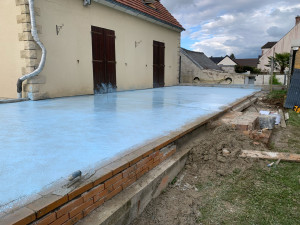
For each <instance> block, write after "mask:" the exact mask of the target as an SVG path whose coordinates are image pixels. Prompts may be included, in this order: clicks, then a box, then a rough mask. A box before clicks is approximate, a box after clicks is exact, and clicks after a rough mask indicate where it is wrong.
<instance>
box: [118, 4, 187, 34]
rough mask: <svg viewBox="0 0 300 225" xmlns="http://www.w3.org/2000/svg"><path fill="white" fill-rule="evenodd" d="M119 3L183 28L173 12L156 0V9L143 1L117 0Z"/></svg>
mask: <svg viewBox="0 0 300 225" xmlns="http://www.w3.org/2000/svg"><path fill="white" fill-rule="evenodd" d="M116 2H118V3H119V4H122V5H125V6H127V7H129V8H133V9H135V10H138V11H140V12H142V13H143V14H147V15H150V16H151V17H155V18H156V19H158V20H163V21H164V22H167V23H169V24H172V25H174V26H175V27H178V28H179V29H180V28H181V29H183V27H182V25H181V24H180V23H179V22H178V21H177V20H176V19H175V18H174V17H173V16H172V15H171V13H170V12H169V11H168V10H167V9H166V8H165V7H164V6H163V5H162V4H161V3H160V2H159V1H155V3H153V5H154V7H155V9H156V10H155V9H154V10H153V8H152V7H149V6H147V5H146V4H144V2H143V1H129V0H116Z"/></svg>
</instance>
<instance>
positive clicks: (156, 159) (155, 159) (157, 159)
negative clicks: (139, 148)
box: [153, 153, 163, 162]
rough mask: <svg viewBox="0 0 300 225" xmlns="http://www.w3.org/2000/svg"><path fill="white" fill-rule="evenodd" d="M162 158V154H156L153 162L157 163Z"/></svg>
mask: <svg viewBox="0 0 300 225" xmlns="http://www.w3.org/2000/svg"><path fill="white" fill-rule="evenodd" d="M162 157H163V154H161V153H158V155H157V156H155V157H154V159H153V161H154V162H157V161H159V160H160V159H161V158H162Z"/></svg>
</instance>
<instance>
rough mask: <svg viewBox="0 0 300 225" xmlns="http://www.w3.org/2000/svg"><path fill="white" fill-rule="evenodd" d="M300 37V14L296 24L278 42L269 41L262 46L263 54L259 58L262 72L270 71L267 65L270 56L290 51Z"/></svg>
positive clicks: (259, 67) (259, 66)
mask: <svg viewBox="0 0 300 225" xmlns="http://www.w3.org/2000/svg"><path fill="white" fill-rule="evenodd" d="M299 39H300V16H297V17H296V24H295V26H294V27H293V28H292V29H291V30H290V31H289V32H288V33H287V34H286V35H285V36H284V37H282V38H281V39H280V40H279V41H278V42H276V43H275V42H268V43H267V44H266V45H264V46H263V47H262V56H261V57H260V58H259V64H258V66H257V68H258V69H261V70H262V72H270V71H271V68H270V67H267V66H266V65H268V64H269V57H273V56H275V53H286V52H288V53H290V52H291V47H292V43H293V42H294V41H295V40H299Z"/></svg>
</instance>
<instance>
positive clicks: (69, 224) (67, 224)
mask: <svg viewBox="0 0 300 225" xmlns="http://www.w3.org/2000/svg"><path fill="white" fill-rule="evenodd" d="M82 218H83V212H81V213H78V214H77V215H76V216H74V217H73V218H71V219H69V220H68V221H67V222H65V223H63V224H62V225H73V224H75V223H77V222H78V221H79V220H81V219H82Z"/></svg>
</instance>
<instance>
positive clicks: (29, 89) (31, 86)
mask: <svg viewBox="0 0 300 225" xmlns="http://www.w3.org/2000/svg"><path fill="white" fill-rule="evenodd" d="M24 91H26V92H30V93H37V92H39V91H40V87H39V85H38V84H25V85H24Z"/></svg>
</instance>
